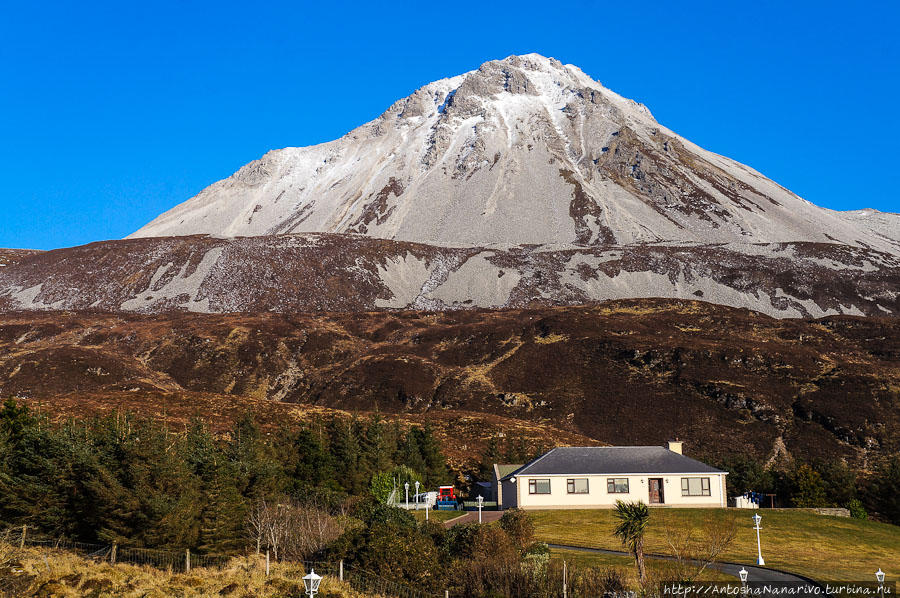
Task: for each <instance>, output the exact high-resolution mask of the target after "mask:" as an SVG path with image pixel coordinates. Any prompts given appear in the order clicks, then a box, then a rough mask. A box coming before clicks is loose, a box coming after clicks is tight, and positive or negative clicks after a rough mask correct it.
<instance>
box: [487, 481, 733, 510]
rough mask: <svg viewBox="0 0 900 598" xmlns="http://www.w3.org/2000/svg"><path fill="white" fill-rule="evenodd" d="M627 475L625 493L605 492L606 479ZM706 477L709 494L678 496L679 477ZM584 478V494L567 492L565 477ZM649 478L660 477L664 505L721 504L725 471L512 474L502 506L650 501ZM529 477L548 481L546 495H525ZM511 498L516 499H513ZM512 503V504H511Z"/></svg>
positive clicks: (555, 506)
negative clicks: (585, 481)
mask: <svg viewBox="0 0 900 598" xmlns="http://www.w3.org/2000/svg"><path fill="white" fill-rule="evenodd" d="M612 477H615V478H627V479H628V490H629V491H628V493H627V494H626V493H612V494H611V493H608V492H607V491H606V480H607V479H608V478H612ZM683 477H695V478H709V490H710V492H709V496H682V495H681V478H683ZM584 478H587V479H588V493H587V494H569V493H568V492H567V480H569V479H584ZM650 478H662V480H663V500H664V503H663V504H661V505H656V504H654V505H651V506H666V507H724V506H726V504H727V502H726V496H725V474H718V473H712V474H659V475H656V474H641V475H623V474H615V475H535V476H523V477H516V482H515V484H512V483H511V482H510V481H509V480H507V481H505V482H503V498H504V500H503V508H504V509H508V508H510V507H512V506H518V507H519V508H521V509H602V508H612V507H614V506H615V504H616V501H617V500H623V501H625V502H634V501H639V500H640V501H643V502H645V503H647V504H650V484H649V479H650ZM531 479H538V480H545V479H549V480H550V494H529V493H528V482H529V480H531ZM513 498H515V499H517V500H513ZM514 503H515V504H514Z"/></svg>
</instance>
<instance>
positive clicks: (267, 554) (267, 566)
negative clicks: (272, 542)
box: [266, 550, 269, 577]
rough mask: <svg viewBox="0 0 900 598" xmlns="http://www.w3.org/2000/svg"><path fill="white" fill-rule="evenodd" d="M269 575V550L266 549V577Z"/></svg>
mask: <svg viewBox="0 0 900 598" xmlns="http://www.w3.org/2000/svg"><path fill="white" fill-rule="evenodd" d="M268 576H269V551H268V550H267V551H266V577H268Z"/></svg>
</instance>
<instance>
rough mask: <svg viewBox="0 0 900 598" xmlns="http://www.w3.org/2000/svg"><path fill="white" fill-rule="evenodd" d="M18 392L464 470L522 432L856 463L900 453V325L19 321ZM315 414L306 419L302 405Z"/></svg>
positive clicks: (23, 316)
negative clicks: (371, 447)
mask: <svg viewBox="0 0 900 598" xmlns="http://www.w3.org/2000/svg"><path fill="white" fill-rule="evenodd" d="M0 395H7V396H16V397H19V398H23V399H27V400H28V401H29V402H31V403H32V404H36V403H40V405H41V409H43V410H45V411H49V412H50V413H62V414H73V413H79V412H81V411H87V410H92V409H94V410H100V411H105V410H110V409H113V408H115V407H121V406H124V407H126V408H128V409H131V410H135V411H139V412H145V413H151V414H154V415H163V416H168V415H173V416H175V417H178V418H181V419H186V418H188V417H190V415H192V414H194V413H199V414H206V415H207V416H208V417H207V419H208V420H209V421H211V422H212V425H213V426H216V425H217V424H216V421H217V420H219V419H220V418H224V419H226V420H230V419H232V418H233V415H234V414H236V413H241V412H242V410H243V409H246V407H247V406H248V405H252V406H253V409H254V410H255V411H256V412H257V413H258V414H259V415H260V416H261V419H262V420H263V421H265V419H266V418H267V417H269V418H271V419H272V420H273V421H277V420H278V419H279V418H283V417H286V416H287V417H291V416H288V415H286V414H288V413H295V415H293V417H302V413H303V412H304V411H305V410H309V409H339V410H344V411H350V412H374V411H378V412H381V413H384V414H401V415H402V417H404V418H406V419H408V420H409V421H410V422H413V421H422V420H426V419H427V420H429V421H431V422H433V423H434V425H435V428H436V430H437V432H436V433H437V434H438V435H439V437H442V438H443V440H444V445H445V450H446V451H447V453H448V455H450V456H451V457H454V458H455V459H456V460H461V459H465V458H466V457H470V458H471V460H472V461H475V460H477V455H478V454H479V453H480V450H481V449H482V447H483V446H484V444H485V443H486V442H487V441H488V440H489V438H491V437H492V436H496V435H497V434H498V433H507V432H509V431H510V430H512V429H516V428H518V429H519V432H521V433H524V435H526V436H530V437H532V438H535V439H540V438H541V437H542V436H543V437H544V438H543V440H544V442H543V444H544V445H549V444H553V443H557V442H558V443H564V444H576V443H577V444H583V443H587V442H592V441H593V442H606V443H613V444H660V443H662V442H663V441H664V440H666V439H667V438H669V437H672V436H678V437H680V438H681V439H683V440H685V441H686V442H687V447H688V451H689V453H690V454H693V455H695V456H705V457H710V458H716V457H721V456H723V455H725V454H747V455H750V456H752V457H754V458H756V459H761V460H767V459H773V460H774V459H779V458H782V457H788V456H790V455H795V456H798V457H800V458H802V459H804V460H811V459H816V458H846V459H847V460H848V461H849V462H850V463H851V464H852V465H854V466H856V467H861V468H863V469H865V468H868V467H869V466H870V465H871V464H872V463H873V461H872V459H873V458H876V457H879V456H882V455H886V454H891V453H894V452H896V451H897V450H898V448H900V439H898V437H897V435H896V434H895V433H893V431H894V430H896V429H897V427H898V424H900V321H898V320H896V319H891V318H887V319H877V318H857V317H846V316H837V317H829V318H824V319H820V320H777V319H772V318H769V317H767V316H763V315H760V314H757V313H753V312H749V311H747V310H739V309H731V308H725V307H719V306H714V305H710V304H706V303H701V302H688V301H663V300H633V301H621V302H613V303H607V304H600V305H592V306H578V307H556V308H541V309H532V310H506V311H465V312H449V313H422V312H379V313H355V314H314V315H302V314H298V315H293V316H286V315H277V314H257V315H200V314H183V313H182V314H178V313H176V314H169V315H159V316H141V315H110V314H97V313H72V312H44V313H7V314H4V315H3V316H2V320H0ZM288 404H291V405H299V406H300V407H297V409H298V411H296V412H295V411H294V407H292V406H291V405H288Z"/></svg>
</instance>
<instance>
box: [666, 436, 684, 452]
mask: <svg viewBox="0 0 900 598" xmlns="http://www.w3.org/2000/svg"><path fill="white" fill-rule="evenodd" d="M683 444H684V443H683V442H681V441H680V440H670V441H669V442H668V443H667V445H668V446H667V448H668V449H669V450H670V451H672V452H673V453H678V454H679V455H682V454H684V453H682V452H681V447H682V445H683Z"/></svg>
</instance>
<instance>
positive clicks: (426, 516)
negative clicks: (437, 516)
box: [425, 496, 429, 521]
mask: <svg viewBox="0 0 900 598" xmlns="http://www.w3.org/2000/svg"><path fill="white" fill-rule="evenodd" d="M428 506H429V505H428V497H427V496H426V497H425V521H428Z"/></svg>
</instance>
